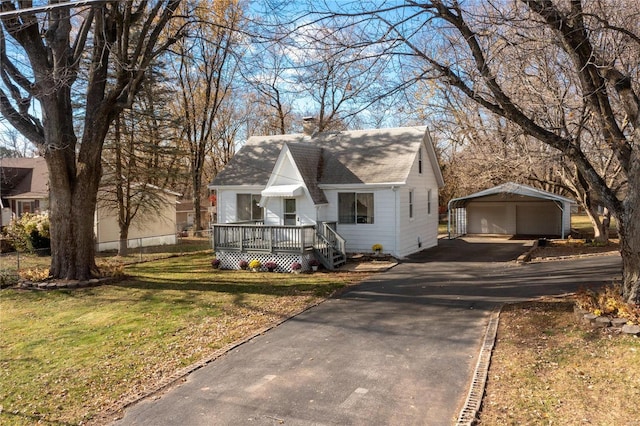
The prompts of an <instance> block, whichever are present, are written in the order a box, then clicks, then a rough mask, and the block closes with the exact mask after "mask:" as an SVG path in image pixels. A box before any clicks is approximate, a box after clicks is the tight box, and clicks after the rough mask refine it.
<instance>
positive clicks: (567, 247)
mask: <svg viewBox="0 0 640 426" xmlns="http://www.w3.org/2000/svg"><path fill="white" fill-rule="evenodd" d="M619 250H620V241H619V240H617V239H611V240H609V242H607V243H598V242H594V241H590V240H585V239H581V240H576V239H567V240H548V241H546V244H545V245H544V246H539V247H538V248H536V249H535V250H534V251H533V253H532V260H554V259H566V258H569V257H573V256H589V255H597V254H614V253H617V252H619Z"/></svg>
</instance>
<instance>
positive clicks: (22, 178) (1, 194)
mask: <svg viewBox="0 0 640 426" xmlns="http://www.w3.org/2000/svg"><path fill="white" fill-rule="evenodd" d="M0 202H1V208H2V215H1V217H0V226H7V225H8V224H9V222H11V218H12V217H20V216H22V215H23V214H24V213H39V212H42V211H46V210H47V209H48V208H49V172H48V170H47V163H46V162H45V160H44V158H42V157H35V158H2V159H0Z"/></svg>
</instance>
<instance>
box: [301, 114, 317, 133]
mask: <svg viewBox="0 0 640 426" xmlns="http://www.w3.org/2000/svg"><path fill="white" fill-rule="evenodd" d="M317 130H318V122H317V120H316V118H315V117H302V133H304V134H305V135H307V136H313V135H315V134H316V132H317Z"/></svg>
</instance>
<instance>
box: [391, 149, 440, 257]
mask: <svg viewBox="0 0 640 426" xmlns="http://www.w3.org/2000/svg"><path fill="white" fill-rule="evenodd" d="M422 150H423V151H424V150H425V148H424V147H423V148H422ZM410 190H413V219H410V218H409V191H410ZM429 190H431V212H430V213H429V212H428V192H429ZM398 202H399V211H398V217H399V221H398V230H399V231H398V236H397V238H398V243H397V249H396V256H399V257H405V256H408V255H409V254H411V253H416V252H418V251H421V250H424V249H426V248H429V247H434V246H436V245H438V183H437V181H436V176H435V173H434V172H433V169H432V168H431V163H430V162H429V161H427V155H426V154H424V153H423V161H422V173H419V172H418V155H417V154H416V159H415V161H414V164H413V166H412V167H411V171H410V173H409V177H408V179H407V185H406V186H404V187H401V188H400V189H399V190H398Z"/></svg>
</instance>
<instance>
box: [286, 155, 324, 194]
mask: <svg viewBox="0 0 640 426" xmlns="http://www.w3.org/2000/svg"><path fill="white" fill-rule="evenodd" d="M286 146H287V148H288V149H289V152H290V153H291V157H292V158H293V161H294V163H295V164H296V167H297V168H298V171H299V172H300V174H301V175H302V180H303V181H304V184H305V186H306V187H307V190H308V191H309V194H310V195H311V199H312V200H313V203H314V204H326V203H327V198H326V197H325V195H324V191H323V190H321V189H320V188H319V187H318V177H319V175H321V174H322V167H323V156H322V148H320V147H319V146H317V145H314V144H310V143H286Z"/></svg>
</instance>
